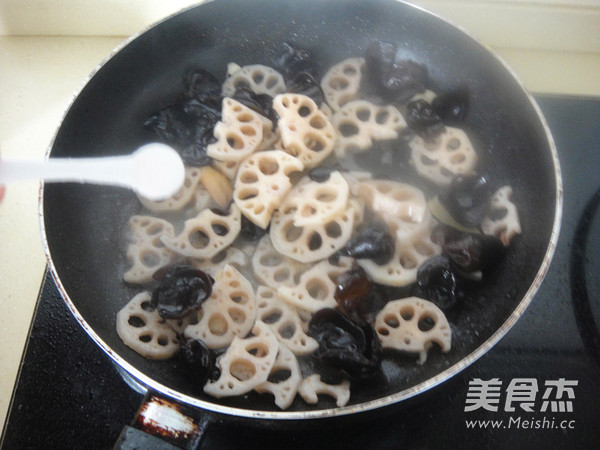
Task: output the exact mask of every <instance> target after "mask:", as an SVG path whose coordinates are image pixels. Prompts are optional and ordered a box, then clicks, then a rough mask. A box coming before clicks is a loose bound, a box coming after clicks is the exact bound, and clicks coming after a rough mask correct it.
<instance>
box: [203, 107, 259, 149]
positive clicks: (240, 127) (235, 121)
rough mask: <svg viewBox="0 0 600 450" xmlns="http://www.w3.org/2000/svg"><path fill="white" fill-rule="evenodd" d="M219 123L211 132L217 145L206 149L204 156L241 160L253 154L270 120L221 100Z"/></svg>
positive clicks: (214, 144) (248, 109)
mask: <svg viewBox="0 0 600 450" xmlns="http://www.w3.org/2000/svg"><path fill="white" fill-rule="evenodd" d="M221 117H222V118H221V121H220V122H217V124H216V125H215V128H214V130H213V134H214V136H215V138H217V142H215V143H213V144H210V145H208V146H207V147H206V154H207V155H208V156H210V157H211V158H214V159H217V160H219V161H241V160H242V159H244V158H246V157H247V156H249V155H250V154H252V153H253V152H255V151H256V150H257V149H258V147H259V146H260V144H261V143H262V140H263V129H264V127H265V126H266V124H267V122H268V123H269V124H270V121H268V119H266V118H265V117H263V116H261V115H260V114H258V113H257V112H255V111H253V110H251V109H250V108H248V107H247V106H245V105H242V104H241V103H240V102H238V101H237V100H233V99H232V98H227V97H226V98H224V99H223V107H222V116H221Z"/></svg>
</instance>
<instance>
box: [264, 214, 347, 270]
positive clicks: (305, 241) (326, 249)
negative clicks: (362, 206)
mask: <svg viewBox="0 0 600 450" xmlns="http://www.w3.org/2000/svg"><path fill="white" fill-rule="evenodd" d="M356 215H357V211H356V206H355V203H352V202H348V207H347V208H346V211H345V212H344V213H342V214H341V215H340V216H338V217H335V218H333V219H331V220H329V221H327V222H322V223H318V224H314V225H310V226H305V227H298V226H296V225H295V224H294V214H293V210H292V211H291V212H288V213H287V214H283V213H282V212H281V211H276V212H275V214H273V219H272V220H271V230H270V232H269V234H270V236H271V242H272V244H273V247H275V249H276V250H277V251H278V252H279V253H281V254H283V255H285V256H289V257H290V258H293V259H295V260H296V261H300V262H303V263H310V262H315V261H319V260H321V259H325V258H328V257H330V256H331V255H333V254H334V253H335V252H337V251H338V250H339V249H341V248H342V247H343V246H344V245H346V242H348V240H349V239H350V235H351V234H352V229H353V227H354V223H355V219H356Z"/></svg>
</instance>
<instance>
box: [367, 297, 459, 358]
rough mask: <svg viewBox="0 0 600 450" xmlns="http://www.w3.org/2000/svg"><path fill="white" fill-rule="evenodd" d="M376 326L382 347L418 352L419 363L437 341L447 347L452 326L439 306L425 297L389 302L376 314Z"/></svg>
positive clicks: (450, 338)
mask: <svg viewBox="0 0 600 450" xmlns="http://www.w3.org/2000/svg"><path fill="white" fill-rule="evenodd" d="M375 330H376V331H377V335H378V336H379V340H380V341H381V346H382V347H383V348H389V349H394V350H400V351H406V352H410V353H418V354H419V359H418V361H417V362H418V364H423V363H424V362H425V361H426V360H427V351H428V350H429V348H431V346H432V345H433V344H434V343H436V344H438V345H439V346H440V348H441V349H442V351H443V352H444V353H445V352H448V351H450V347H451V343H452V330H451V329H450V325H449V324H448V320H447V319H446V316H445V315H444V313H443V312H442V310H441V309H440V308H438V307H437V306H436V305H435V304H433V303H432V302H430V301H428V300H424V299H422V298H419V297H408V298H405V299H400V300H393V301H390V302H388V303H387V304H386V305H385V306H384V307H383V309H382V310H381V311H380V312H379V313H378V314H377V317H376V318H375Z"/></svg>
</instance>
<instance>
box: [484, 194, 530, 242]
mask: <svg viewBox="0 0 600 450" xmlns="http://www.w3.org/2000/svg"><path fill="white" fill-rule="evenodd" d="M512 193H513V190H512V188H511V187H510V186H504V187H501V188H500V189H498V190H497V191H496V192H494V194H493V195H492V197H491V199H490V205H489V207H488V212H487V214H486V216H485V217H484V218H483V220H482V222H481V230H482V231H483V232H484V234H491V235H494V236H496V237H497V238H498V239H500V240H501V241H502V243H503V244H504V245H505V246H508V245H509V244H510V241H511V240H512V239H513V238H514V237H515V236H516V235H517V234H520V233H521V221H520V220H519V213H518V211H517V207H516V206H515V204H514V203H513V202H512V201H511V197H512Z"/></svg>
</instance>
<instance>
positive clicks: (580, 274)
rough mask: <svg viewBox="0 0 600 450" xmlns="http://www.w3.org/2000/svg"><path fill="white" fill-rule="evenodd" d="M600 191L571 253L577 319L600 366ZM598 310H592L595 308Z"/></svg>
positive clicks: (583, 217)
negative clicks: (599, 301) (599, 258)
mask: <svg viewBox="0 0 600 450" xmlns="http://www.w3.org/2000/svg"><path fill="white" fill-rule="evenodd" d="M599 206H600V189H599V190H597V191H596V193H595V194H594V196H593V197H592V198H591V199H590V201H589V202H588V204H587V205H586V207H585V209H584V211H583V214H582V215H581V219H580V221H579V223H578V224H577V228H576V229H575V237H574V239H573V247H572V249H571V252H572V253H571V292H572V296H573V305H574V306H575V319H576V320H577V325H578V327H579V332H580V334H581V338H582V339H583V342H584V344H585V346H586V349H587V351H588V352H590V354H592V355H593V356H594V357H595V358H596V361H598V363H599V364H600V331H599V330H598V324H599V323H600V322H599V319H600V317H599V316H598V314H599V312H600V311H599V309H600V308H599V307H598V302H597V301H596V302H594V299H596V300H597V299H598V298H600V295H598V294H599V291H598V286H599V283H600V271H599V269H600V266H598V264H599V261H598V257H600V252H599V249H600V215H599V214H598V212H599V210H598V207H599ZM594 305H595V306H596V307H595V308H593V306H594Z"/></svg>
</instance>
